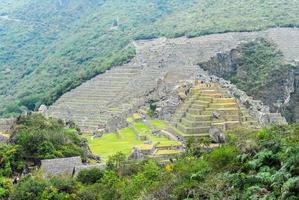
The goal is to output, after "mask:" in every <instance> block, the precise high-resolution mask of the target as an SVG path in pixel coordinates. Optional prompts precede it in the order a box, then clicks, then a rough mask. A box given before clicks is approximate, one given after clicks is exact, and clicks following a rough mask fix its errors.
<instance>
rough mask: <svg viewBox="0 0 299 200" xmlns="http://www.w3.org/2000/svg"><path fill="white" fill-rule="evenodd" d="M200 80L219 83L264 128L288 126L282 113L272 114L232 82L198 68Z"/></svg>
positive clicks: (265, 106) (260, 102) (266, 107)
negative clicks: (272, 125) (279, 125)
mask: <svg viewBox="0 0 299 200" xmlns="http://www.w3.org/2000/svg"><path fill="white" fill-rule="evenodd" d="M198 80H201V81H204V82H215V83H219V84H220V85H221V87H223V88H224V89H225V91H226V92H228V93H229V94H230V95H232V96H233V97H235V98H236V99H237V101H238V103H240V104H241V105H243V106H245V108H246V109H247V110H248V112H249V114H250V115H251V116H254V117H255V118H256V119H257V120H258V122H259V123H260V124H261V125H262V126H266V125H269V124H273V123H274V124H287V122H286V119H285V118H284V117H282V116H281V114H280V113H271V112H270V108H269V106H267V105H264V104H263V102H262V101H259V100H254V99H253V98H252V97H249V96H248V95H247V94H246V93H245V92H244V91H241V90H240V89H238V88H237V87H236V86H235V85H234V84H231V83H230V81H227V80H225V79H223V78H219V77H217V76H215V75H210V74H209V73H208V72H207V71H205V70H203V69H202V68H200V67H198Z"/></svg>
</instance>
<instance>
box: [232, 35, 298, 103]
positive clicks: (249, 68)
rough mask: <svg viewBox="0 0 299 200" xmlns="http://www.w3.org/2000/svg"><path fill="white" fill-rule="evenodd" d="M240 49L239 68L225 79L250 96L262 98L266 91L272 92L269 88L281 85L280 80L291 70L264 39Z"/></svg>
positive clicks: (274, 48)
mask: <svg viewBox="0 0 299 200" xmlns="http://www.w3.org/2000/svg"><path fill="white" fill-rule="evenodd" d="M240 48H241V58H240V66H239V67H238V68H237V70H236V71H235V72H234V73H232V74H231V75H229V77H227V78H228V79H229V80H231V81H232V83H234V84H236V85H237V86H238V88H240V89H241V90H243V91H246V92H247V93H248V95H250V96H257V97H260V98H263V95H264V94H263V92H265V91H266V90H269V91H270V92H273V91H272V90H271V88H275V87H276V84H277V83H279V84H281V83H280V82H281V80H284V79H286V78H287V76H288V73H289V72H290V70H291V69H293V66H291V65H289V64H285V63H284V57H283V55H282V53H281V52H280V51H279V50H277V48H276V46H275V45H273V44H272V43H270V42H268V41H266V40H264V39H258V40H255V41H253V42H250V43H247V44H244V45H243V46H242V47H240ZM276 89H277V88H276ZM264 98H265V97H264Z"/></svg>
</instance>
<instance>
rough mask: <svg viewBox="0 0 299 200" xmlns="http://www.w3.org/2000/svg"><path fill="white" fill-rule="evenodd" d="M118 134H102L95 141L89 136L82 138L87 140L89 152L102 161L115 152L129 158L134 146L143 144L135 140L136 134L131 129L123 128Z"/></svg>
mask: <svg viewBox="0 0 299 200" xmlns="http://www.w3.org/2000/svg"><path fill="white" fill-rule="evenodd" d="M119 132H120V134H116V133H108V134H104V135H103V136H102V137H101V138H96V139H92V137H91V136H90V135H84V136H83V137H85V138H87V140H88V144H89V147H90V149H91V151H92V152H93V153H95V154H97V155H99V156H101V157H102V158H103V159H104V160H107V158H108V156H111V155H113V154H115V153H117V152H122V153H124V154H126V155H127V156H129V155H130V153H131V151H132V148H133V147H134V146H135V145H138V144H143V142H142V141H140V140H137V137H136V134H135V133H134V131H133V130H132V129H131V128H124V129H121V130H120V131H119Z"/></svg>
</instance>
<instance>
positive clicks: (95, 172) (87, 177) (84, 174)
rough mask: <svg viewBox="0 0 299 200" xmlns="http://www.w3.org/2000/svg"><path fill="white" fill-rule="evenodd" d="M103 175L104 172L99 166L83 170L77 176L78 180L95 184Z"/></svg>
mask: <svg viewBox="0 0 299 200" xmlns="http://www.w3.org/2000/svg"><path fill="white" fill-rule="evenodd" d="M102 177H103V172H102V170H101V169H99V168H92V169H84V170H81V171H80V172H79V174H78V176H77V180H78V181H80V182H81V183H84V184H93V183H96V182H97V181H99V180H100V179H101V178H102Z"/></svg>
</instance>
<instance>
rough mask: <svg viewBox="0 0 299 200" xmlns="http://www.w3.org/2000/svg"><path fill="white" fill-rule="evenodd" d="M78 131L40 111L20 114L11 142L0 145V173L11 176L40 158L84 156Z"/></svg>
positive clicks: (35, 163)
mask: <svg viewBox="0 0 299 200" xmlns="http://www.w3.org/2000/svg"><path fill="white" fill-rule="evenodd" d="M83 147H84V144H83V143H82V142H81V140H80V138H79V136H78V133H77V132H76V131H75V130H73V129H68V128H66V127H65V126H64V124H63V123H62V122H60V121H57V120H54V119H46V118H45V117H43V116H41V115H39V114H33V115H31V116H28V117H24V116H22V117H19V118H18V121H17V123H16V125H15V127H14V128H13V130H12V133H11V138H10V143H9V144H3V143H1V144H0V167H1V168H0V175H2V176H5V177H7V176H12V175H15V174H16V173H21V172H22V171H23V170H24V169H25V168H27V167H30V166H32V165H38V164H40V160H42V159H50V158H61V157H71V156H81V157H82V158H83V159H86V155H85V154H86V152H84V150H83V149H84V148H83Z"/></svg>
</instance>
